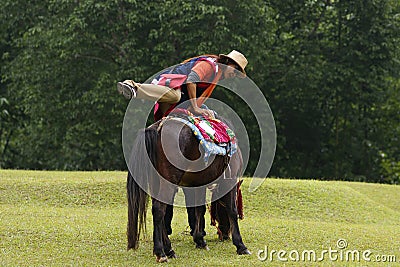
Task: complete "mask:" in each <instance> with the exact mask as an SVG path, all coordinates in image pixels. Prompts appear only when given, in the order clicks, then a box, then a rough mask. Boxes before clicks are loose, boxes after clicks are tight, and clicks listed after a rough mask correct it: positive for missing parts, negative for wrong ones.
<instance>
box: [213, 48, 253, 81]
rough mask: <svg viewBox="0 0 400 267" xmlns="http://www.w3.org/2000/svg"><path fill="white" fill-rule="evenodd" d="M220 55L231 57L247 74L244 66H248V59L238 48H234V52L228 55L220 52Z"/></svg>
mask: <svg viewBox="0 0 400 267" xmlns="http://www.w3.org/2000/svg"><path fill="white" fill-rule="evenodd" d="M219 56H220V57H221V58H229V59H230V60H233V62H235V63H236V64H237V65H238V66H239V67H240V70H241V71H242V72H243V74H244V75H246V72H245V71H244V68H245V67H246V66H247V63H248V61H247V59H246V57H245V56H244V55H243V54H242V53H240V52H238V51H236V50H232V52H230V53H229V54H227V55H224V54H219Z"/></svg>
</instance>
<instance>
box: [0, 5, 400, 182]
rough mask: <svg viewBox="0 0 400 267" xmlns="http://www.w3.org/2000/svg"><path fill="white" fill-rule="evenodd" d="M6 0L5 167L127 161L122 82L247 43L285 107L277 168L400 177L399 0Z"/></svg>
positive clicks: (268, 91)
mask: <svg viewBox="0 0 400 267" xmlns="http://www.w3.org/2000/svg"><path fill="white" fill-rule="evenodd" d="M1 2H2V7H3V8H2V10H1V11H0V17H1V21H2V24H1V26H0V27H1V28H0V29H1V31H0V51H1V54H2V57H1V59H0V60H1V74H2V81H1V84H0V93H1V94H0V97H1V99H2V100H1V101H0V103H1V104H0V114H1V121H0V155H1V159H0V166H1V167H3V168H33V169H86V170H87V169H123V168H125V164H124V163H125V162H124V160H123V158H122V150H121V145H120V143H121V126H122V118H123V114H124V112H125V107H126V102H125V101H124V99H122V98H121V97H120V96H118V95H117V94H116V91H115V83H116V82H117V81H118V80H122V79H125V78H128V77H134V78H135V79H136V80H138V81H144V80H145V79H146V78H148V77H149V76H150V75H152V74H153V73H155V72H157V71H159V70H160V69H162V68H165V67H167V66H169V65H173V64H176V63H177V62H180V61H182V60H183V59H185V58H188V57H191V56H194V55H197V54H201V53H217V54H218V53H221V52H229V51H230V50H231V49H237V50H239V51H242V52H243V53H245V54H246V56H247V57H248V59H249V62H250V64H249V69H248V75H249V77H251V78H252V79H253V80H254V81H255V82H256V83H257V85H258V86H259V87H260V88H261V89H262V90H263V92H264V94H265V95H266V97H267V99H268V100H269V103H270V106H271V108H272V111H273V112H274V116H275V119H276V124H277V131H278V147H277V153H276V160H275V162H274V165H273V169H272V172H271V175H276V176H288V177H309V178H327V179H328V178H329V179H332V178H335V179H349V180H366V181H379V182H399V179H400V178H399V162H400V153H399V145H400V144H399V139H398V136H399V133H400V124H399V122H400V114H399V110H400V109H399V108H400V104H399V103H400V95H399V77H398V73H399V69H400V68H399V64H398V62H399V48H398V45H397V44H398V43H399V29H400V27H399V26H400V15H399V14H400V7H399V3H398V1H395V0H369V1H361V0H356V1H335V0H303V1H298V0H296V1H293V0H283V1H275V0H270V1H258V0H250V1H245V2H243V1H196V2H191V1H182V0H178V1H149V2H140V3H139V2H136V1H102V2H99V1H72V0H63V1H53V0H47V1H44V2H43V1H28V2H29V3H27V2H26V1H20V0H17V1H9V0H1ZM216 97H218V98H224V99H229V101H231V102H235V97H234V96H230V95H228V94H227V93H226V92H224V91H223V90H220V91H219V92H217V93H216ZM239 114H240V115H241V116H242V117H243V118H247V117H248V116H250V114H248V112H247V111H246V110H245V109H244V108H241V107H240V108H239ZM248 127H249V129H250V130H249V131H250V133H251V134H254V135H255V134H256V129H252V126H251V125H248ZM255 142H256V144H255V146H254V147H255V149H256V147H257V139H256V138H255ZM253 154H254V155H253ZM253 154H252V159H251V162H250V164H249V166H250V168H252V167H254V164H255V162H256V160H257V155H256V153H253Z"/></svg>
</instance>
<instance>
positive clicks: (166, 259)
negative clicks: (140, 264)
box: [156, 256, 168, 263]
mask: <svg viewBox="0 0 400 267" xmlns="http://www.w3.org/2000/svg"><path fill="white" fill-rule="evenodd" d="M156 262H158V263H163V262H168V257H167V256H162V257H159V256H156Z"/></svg>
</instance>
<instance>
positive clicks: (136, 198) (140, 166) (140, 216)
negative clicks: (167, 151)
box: [126, 128, 157, 250]
mask: <svg viewBox="0 0 400 267" xmlns="http://www.w3.org/2000/svg"><path fill="white" fill-rule="evenodd" d="M156 148H157V130H156V129H152V128H148V129H145V130H142V131H140V132H139V134H138V136H137V138H136V141H135V144H134V146H133V150H132V158H131V159H130V162H129V165H130V166H129V173H128V178H127V185H126V189H127V196H128V226H127V237H128V250H129V249H137V248H138V246H139V237H140V233H141V232H142V231H143V230H146V211H147V203H148V194H147V193H146V192H148V186H149V184H148V183H149V181H151V180H152V178H153V177H154V176H153V175H154V171H152V170H154V168H153V166H154V163H155V162H157V153H156Z"/></svg>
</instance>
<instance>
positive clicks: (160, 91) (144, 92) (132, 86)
mask: <svg viewBox="0 0 400 267" xmlns="http://www.w3.org/2000/svg"><path fill="white" fill-rule="evenodd" d="M117 88H118V91H119V92H120V94H123V95H124V96H125V97H126V98H128V99H130V98H135V97H136V98H139V99H146V100H150V101H157V102H160V103H168V104H175V103H178V102H179V100H180V99H181V90H179V89H177V90H175V89H171V88H169V87H167V86H163V85H155V84H147V83H143V84H139V83H135V82H134V81H132V80H125V81H123V82H119V83H118V84H117ZM132 90H133V91H134V92H132Z"/></svg>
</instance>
